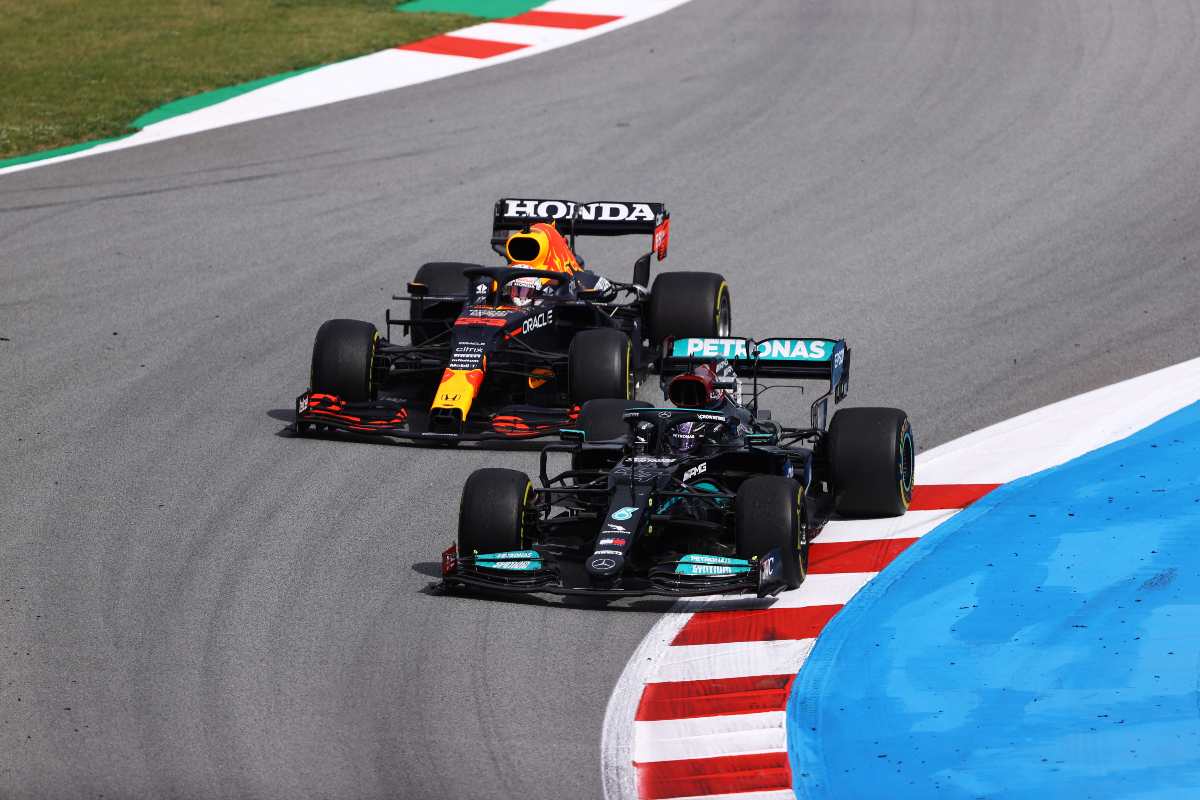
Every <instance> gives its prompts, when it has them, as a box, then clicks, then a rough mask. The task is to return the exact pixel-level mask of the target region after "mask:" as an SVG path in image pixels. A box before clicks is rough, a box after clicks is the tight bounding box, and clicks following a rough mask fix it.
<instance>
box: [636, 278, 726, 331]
mask: <svg viewBox="0 0 1200 800" xmlns="http://www.w3.org/2000/svg"><path fill="white" fill-rule="evenodd" d="M649 325H650V342H651V343H652V344H653V345H654V346H655V347H656V348H657V347H658V346H660V345H661V344H662V342H663V340H664V339H666V338H667V337H668V336H673V337H675V338H676V339H681V338H684V337H697V338H708V337H716V336H729V335H731V334H732V333H733V311H732V303H731V300H730V296H729V284H728V283H726V281H725V278H723V277H722V276H720V275H717V274H716V273H714V272H664V273H663V274H661V275H659V276H658V277H657V278H655V279H654V288H653V289H652V290H651V292H650V314H649Z"/></svg>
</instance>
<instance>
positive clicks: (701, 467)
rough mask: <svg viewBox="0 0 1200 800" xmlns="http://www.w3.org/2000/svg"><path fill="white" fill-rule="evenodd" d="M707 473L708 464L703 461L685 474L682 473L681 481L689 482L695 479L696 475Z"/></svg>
mask: <svg viewBox="0 0 1200 800" xmlns="http://www.w3.org/2000/svg"><path fill="white" fill-rule="evenodd" d="M707 471H708V462H707V461H705V462H704V463H703V464H697V465H696V466H694V467H692V468H691V469H689V470H688V471H687V472H685V473H683V479H684V480H685V481H687V480H691V479H692V478H694V477H696V476H697V475H703V474H704V473H705V472H707Z"/></svg>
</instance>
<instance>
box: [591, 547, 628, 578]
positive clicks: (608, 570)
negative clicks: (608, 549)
mask: <svg viewBox="0 0 1200 800" xmlns="http://www.w3.org/2000/svg"><path fill="white" fill-rule="evenodd" d="M624 566H625V556H623V555H620V554H618V553H597V554H595V555H593V556H592V557H591V558H589V559H588V560H587V564H586V565H585V568H586V569H587V571H588V574H589V575H591V576H593V577H596V578H615V577H616V576H617V575H620V574H621V570H622V569H623V568H624Z"/></svg>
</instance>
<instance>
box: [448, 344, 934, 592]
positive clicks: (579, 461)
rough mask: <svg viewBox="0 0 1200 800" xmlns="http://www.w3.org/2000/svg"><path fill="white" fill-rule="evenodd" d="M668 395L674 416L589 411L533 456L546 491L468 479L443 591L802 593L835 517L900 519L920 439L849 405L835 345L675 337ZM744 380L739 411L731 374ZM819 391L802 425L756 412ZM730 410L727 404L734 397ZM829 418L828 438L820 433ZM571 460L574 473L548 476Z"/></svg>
mask: <svg viewBox="0 0 1200 800" xmlns="http://www.w3.org/2000/svg"><path fill="white" fill-rule="evenodd" d="M661 367H662V375H663V378H662V382H663V388H664V390H665V393H666V396H667V397H668V399H670V400H671V401H672V402H673V403H675V404H676V405H677V406H680V405H682V406H684V407H682V408H680V407H676V408H652V407H649V406H648V405H647V404H644V403H636V402H629V401H622V400H594V401H592V402H589V403H586V404H585V405H584V406H583V409H582V411H581V412H580V415H579V419H578V421H577V423H576V425H575V427H573V428H570V429H567V430H564V431H562V433H561V437H562V439H563V440H564V441H563V442H561V443H557V444H550V445H548V446H546V447H544V448H543V450H542V455H541V471H540V480H541V486H540V487H538V488H535V487H534V485H533V483H532V482H531V481H530V479H529V478H528V477H527V476H526V475H525V474H523V473H521V472H517V471H514V470H509V469H480V470H476V471H475V472H474V473H472V475H471V476H470V477H469V478H468V479H467V482H466V485H465V486H464V488H463V494H462V504H461V507H460V512H459V522H458V541H457V543H456V544H455V545H453V546H451V547H450V548H449V549H448V550H446V551H445V552H444V553H443V554H442V586H443V587H445V588H447V589H451V590H461V589H466V588H471V587H473V588H477V589H484V590H491V591H500V592H529V593H533V592H548V593H553V594H571V595H592V596H597V597H608V598H612V597H621V596H626V595H669V596H681V595H704V594H714V593H740V592H753V593H755V594H757V595H758V596H759V597H764V596H767V595H773V594H776V593H778V592H779V591H781V590H782V589H785V588H789V589H791V588H796V587H797V586H799V585H800V583H801V582H802V581H803V580H804V577H805V574H806V572H807V568H808V546H809V541H810V540H811V539H812V538H813V537H814V536H816V535H817V534H818V533H819V532H820V530H821V528H822V527H823V526H824V524H825V523H826V521H827V520H828V519H830V517H831V516H832V515H833V514H834V513H835V512H836V513H839V514H841V515H845V516H898V515H900V514H903V513H904V512H905V511H906V510H907V508H908V504H909V502H910V500H911V498H912V487H913V457H914V452H915V449H914V443H913V433H912V426H911V424H910V423H909V420H908V416H907V415H906V414H905V413H904V412H903V411H900V410H899V409H894V408H848V409H841V410H838V411H837V412H836V413H835V414H834V415H833V418H832V420H831V421H829V420H828V414H829V401H830V399H832V400H833V402H834V404H836V403H838V402H839V401H841V400H842V399H843V398H845V396H846V392H847V389H848V386H849V376H850V350H849V349H848V348H847V347H846V343H845V341H844V340H840V339H798V338H786V339H782V338H774V339H766V340H763V341H760V342H754V341H751V340H749V339H740V338H731V337H721V338H685V339H671V340H668V341H667V342H666V343H665V345H664V357H663V358H662V360H661ZM737 372H741V373H748V374H749V376H750V378H751V381H752V386H753V388H752V392H751V399H750V401H749V403H748V404H747V405H742V404H741V402H740V397H738V395H740V392H741V386H740V381H739V380H738V379H737V377H736V373H737ZM764 378H768V379H769V378H779V379H795V380H816V379H819V380H823V381H828V390H827V391H826V392H825V393H824V394H823V395H821V396H820V397H819V398H817V399H816V400H815V401H814V402H813V403H812V406H811V410H810V420H809V424H808V425H807V426H805V427H798V428H793V427H785V426H783V425H780V424H779V423H778V422H776V421H774V420H773V419H772V418H771V414H770V413H769V412H767V411H765V410H760V409H759V407H758V401H759V396H760V395H761V394H762V393H763V392H764V391H767V390H768V389H772V388H778V385H771V386H768V385H764V384H762V383H760V381H761V380H762V379H764ZM735 398H737V399H735ZM827 421H828V423H829V424H828V426H826V422H827ZM555 453H565V454H567V455H569V456H570V458H571V469H569V470H567V471H565V472H561V473H559V474H556V475H553V476H551V475H549V474H548V461H549V458H550V457H551V456H552V455H553V454H555Z"/></svg>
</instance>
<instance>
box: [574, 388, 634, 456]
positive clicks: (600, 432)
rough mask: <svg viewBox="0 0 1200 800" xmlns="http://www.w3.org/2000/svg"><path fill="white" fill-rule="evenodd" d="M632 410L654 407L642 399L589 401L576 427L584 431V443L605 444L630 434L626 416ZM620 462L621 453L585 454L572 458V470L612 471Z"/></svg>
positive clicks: (595, 452)
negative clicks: (611, 468) (610, 469)
mask: <svg viewBox="0 0 1200 800" xmlns="http://www.w3.org/2000/svg"><path fill="white" fill-rule="evenodd" d="M631 408H652V406H651V405H650V404H649V403H646V402H643V401H641V400H588V401H587V402H586V403H584V404H583V407H582V408H581V409H579V418H578V419H577V420H576V421H575V427H576V428H578V429H579V430H581V431H583V440H584V441H585V442H606V441H613V440H614V439H621V438H623V437H625V436H627V435H628V433H629V425H628V424H627V423H626V422H625V419H624V414H625V412H626V411H628V410H629V409H631ZM620 459H621V453H607V452H597V451H583V452H579V453H575V454H574V455H573V456H571V469H575V470H584V469H609V468H610V467H612V466H614V465H615V464H616V463H617V461H619V460H620Z"/></svg>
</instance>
